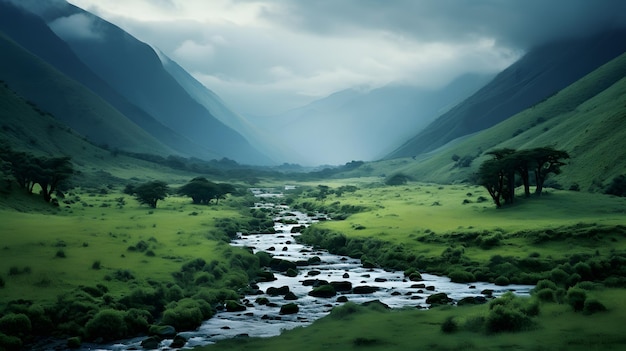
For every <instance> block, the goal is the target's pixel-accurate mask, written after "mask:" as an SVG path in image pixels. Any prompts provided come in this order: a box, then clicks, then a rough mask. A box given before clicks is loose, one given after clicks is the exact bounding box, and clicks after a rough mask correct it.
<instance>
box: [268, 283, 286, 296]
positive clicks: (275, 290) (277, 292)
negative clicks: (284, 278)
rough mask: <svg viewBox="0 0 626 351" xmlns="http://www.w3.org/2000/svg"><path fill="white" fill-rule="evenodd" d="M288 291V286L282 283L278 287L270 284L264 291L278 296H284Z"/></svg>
mask: <svg viewBox="0 0 626 351" xmlns="http://www.w3.org/2000/svg"><path fill="white" fill-rule="evenodd" d="M288 292H289V287H288V286H287V285H283V286H281V287H280V288H276V287H273V286H270V287H269V288H267V290H266V291H265V293H266V294H268V295H269V296H279V295H282V296H284V295H286V294H287V293H288Z"/></svg>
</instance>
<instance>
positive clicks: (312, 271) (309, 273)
mask: <svg viewBox="0 0 626 351" xmlns="http://www.w3.org/2000/svg"><path fill="white" fill-rule="evenodd" d="M321 273H322V272H320V271H318V270H317V269H312V270H310V271H309V272H308V273H307V274H306V275H308V276H309V277H315V276H316V275H320V274H321Z"/></svg>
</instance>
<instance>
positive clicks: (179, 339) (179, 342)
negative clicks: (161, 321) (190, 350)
mask: <svg viewBox="0 0 626 351" xmlns="http://www.w3.org/2000/svg"><path fill="white" fill-rule="evenodd" d="M186 343H187V339H186V338H185V337H184V336H181V335H180V334H178V335H176V336H175V337H174V340H173V341H172V343H171V344H170V348H172V349H180V348H182V347H184V346H185V344H186Z"/></svg>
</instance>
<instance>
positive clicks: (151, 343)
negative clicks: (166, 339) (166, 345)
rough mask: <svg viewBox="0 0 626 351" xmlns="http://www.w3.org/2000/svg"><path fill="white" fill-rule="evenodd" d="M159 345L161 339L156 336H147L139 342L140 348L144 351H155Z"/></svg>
mask: <svg viewBox="0 0 626 351" xmlns="http://www.w3.org/2000/svg"><path fill="white" fill-rule="evenodd" d="M160 344H161V339H160V338H158V337H156V336H149V337H147V338H145V339H143V340H142V341H141V347H143V348H144V349H146V350H156V349H158V348H159V345H160Z"/></svg>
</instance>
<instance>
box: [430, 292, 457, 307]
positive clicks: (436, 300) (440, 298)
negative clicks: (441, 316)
mask: <svg viewBox="0 0 626 351" xmlns="http://www.w3.org/2000/svg"><path fill="white" fill-rule="evenodd" d="M450 302H452V299H451V298H449V297H448V294H446V293H436V294H432V295H430V296H428V297H427V298H426V303H427V304H431V305H446V304H448V303H450Z"/></svg>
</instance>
